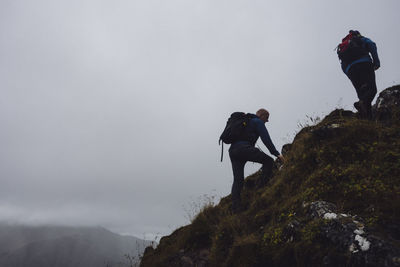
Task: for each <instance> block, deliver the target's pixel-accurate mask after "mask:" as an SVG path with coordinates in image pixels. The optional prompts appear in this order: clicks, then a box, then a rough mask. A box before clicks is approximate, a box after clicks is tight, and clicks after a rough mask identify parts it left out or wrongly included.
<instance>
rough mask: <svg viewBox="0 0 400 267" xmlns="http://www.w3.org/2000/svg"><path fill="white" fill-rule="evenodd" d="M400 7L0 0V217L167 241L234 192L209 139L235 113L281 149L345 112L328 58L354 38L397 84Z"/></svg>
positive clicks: (383, 77)
mask: <svg viewBox="0 0 400 267" xmlns="http://www.w3.org/2000/svg"><path fill="white" fill-rule="evenodd" d="M399 10H400V1H398V0H391V1H390V0H385V1H366V0H358V1H321V0H313V1H267V0H254V1H252V0H251V1H249V0H142V1H137V0H130V1H128V0H115V1H105V0H68V1H67V0H60V1H54V0H36V1H29V0H1V1H0V93H1V94H0V148H1V150H0V179H1V180H0V183H1V184H0V221H1V220H5V221H10V222H19V223H29V224H48V223H55V224H67V225H101V226H104V227H107V228H109V229H111V230H113V231H115V232H118V233H129V234H132V235H136V236H138V237H143V236H146V238H153V236H154V235H157V234H158V235H165V234H169V233H170V232H171V231H172V230H174V229H175V228H177V227H179V226H182V225H184V224H186V223H188V214H187V213H190V212H191V211H193V210H194V209H195V207H196V205H194V204H193V202H194V203H199V202H200V203H201V202H202V201H205V198H208V197H215V198H217V199H219V198H220V197H222V196H225V195H227V194H229V193H230V189H231V185H232V173H231V166H230V161H229V157H228V156H227V147H225V155H226V157H225V160H224V162H223V163H220V162H219V157H220V147H219V146H218V142H217V141H218V138H219V135H220V133H221V131H222V129H223V128H224V126H225V122H226V120H227V118H228V116H229V114H230V113H232V112H234V111H246V112H255V111H256V110H257V109H258V108H261V107H264V108H266V109H268V110H269V111H270V114H271V116H270V122H268V123H267V124H266V126H267V128H268V130H269V132H270V135H271V137H272V140H273V142H274V143H275V146H276V147H277V149H278V150H280V149H281V147H282V145H284V144H285V143H288V142H291V141H292V139H293V137H294V134H295V133H296V132H297V131H298V130H299V126H298V124H299V123H305V122H306V121H307V116H311V117H316V116H323V115H326V114H327V113H329V112H330V111H332V110H333V109H334V108H336V107H340V108H346V109H351V110H354V109H353V107H352V104H353V102H355V101H356V100H357V99H356V93H355V90H354V88H353V87H352V85H351V83H350V81H349V80H348V79H347V77H346V76H345V75H344V74H343V73H342V71H341V69H340V65H339V62H338V59H337V56H336V53H335V51H334V48H335V47H336V46H337V44H338V43H339V42H340V41H341V38H342V37H344V35H346V33H347V32H348V30H349V29H357V30H359V31H360V32H361V33H362V34H363V35H365V36H367V37H369V38H371V39H372V40H373V41H375V42H376V44H377V47H378V53H379V56H380V59H381V65H382V66H381V68H380V69H379V70H378V71H377V73H376V75H377V86H378V92H379V91H382V90H383V89H385V88H387V87H389V86H392V85H394V84H399V83H400V67H399V66H400V53H399V43H400V27H399V26H400V19H399ZM259 145H260V147H261V148H262V149H263V150H264V151H267V150H266V148H265V147H264V145H262V144H261V143H260V144H259ZM259 167H260V166H259V165H257V164H248V165H247V167H246V174H250V173H252V172H254V171H256V170H257V169H258V168H259ZM204 194H205V195H206V196H207V197H202V196H203V195H204Z"/></svg>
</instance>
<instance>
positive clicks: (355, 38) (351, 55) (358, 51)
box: [336, 31, 368, 63]
mask: <svg viewBox="0 0 400 267" xmlns="http://www.w3.org/2000/svg"><path fill="white" fill-rule="evenodd" d="M362 38H363V37H362V35H361V34H360V33H359V32H358V31H350V32H349V34H348V35H346V37H344V38H343V39H342V42H341V43H340V44H339V45H338V46H337V50H336V51H337V54H338V57H339V59H340V60H341V61H342V62H346V63H350V62H352V61H354V60H357V59H359V58H362V57H364V56H367V55H368V50H367V48H366V47H365V44H364V42H363V41H362Z"/></svg>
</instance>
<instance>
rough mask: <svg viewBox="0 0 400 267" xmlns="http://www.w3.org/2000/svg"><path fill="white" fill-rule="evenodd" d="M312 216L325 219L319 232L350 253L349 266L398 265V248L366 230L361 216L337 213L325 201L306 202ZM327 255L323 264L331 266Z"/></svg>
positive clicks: (332, 205)
mask: <svg viewBox="0 0 400 267" xmlns="http://www.w3.org/2000/svg"><path fill="white" fill-rule="evenodd" d="M304 207H305V208H307V209H308V212H309V214H310V216H311V217H312V218H324V219H326V220H327V221H328V222H327V224H325V225H324V226H323V227H322V229H321V233H323V235H324V236H325V238H326V239H327V240H329V241H330V242H332V243H333V244H335V246H336V247H337V248H339V249H340V250H342V251H343V252H347V253H351V266H356V267H358V266H359V267H361V266H364V267H375V266H382V267H395V266H400V261H399V259H400V251H399V250H398V249H397V248H396V247H394V246H393V245H392V244H391V243H390V242H388V241H386V240H383V239H381V238H379V237H376V236H373V235H371V234H369V233H368V232H367V229H366V227H365V225H364V223H363V222H362V221H363V220H362V218H359V217H358V216H354V215H348V214H343V213H342V214H337V213H336V210H337V208H336V206H335V205H334V204H333V203H329V202H325V201H316V202H312V203H311V204H305V205H304ZM332 262H335V261H334V259H330V258H329V256H327V257H325V258H324V262H323V264H324V265H325V266H334V265H332Z"/></svg>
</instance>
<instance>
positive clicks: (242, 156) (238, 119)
mask: <svg viewBox="0 0 400 267" xmlns="http://www.w3.org/2000/svg"><path fill="white" fill-rule="evenodd" d="M268 119H269V112H268V111H267V110H265V109H260V110H258V111H257V113H256V114H255V115H254V114H250V113H247V114H246V113H243V112H235V113H232V115H231V116H230V118H229V119H228V122H227V124H226V127H225V129H224V131H223V133H222V134H221V137H220V141H223V142H224V143H225V144H231V147H230V148H229V157H230V159H231V163H232V170H233V185H232V211H233V213H238V212H240V211H241V210H242V209H243V207H242V206H241V198H240V194H241V191H242V188H243V182H244V165H245V164H246V162H247V161H252V162H257V163H261V164H262V168H261V183H262V185H265V184H266V183H267V181H268V179H269V178H270V177H271V175H272V167H273V163H274V160H273V159H272V158H271V157H270V156H268V155H267V154H265V153H264V152H262V151H261V150H260V149H258V148H256V147H255V144H256V142H257V140H258V138H259V137H261V140H262V141H263V143H264V145H265V146H266V147H267V148H268V150H269V151H270V152H271V154H272V155H274V156H276V157H278V158H279V159H280V160H281V161H282V162H283V161H284V158H283V156H282V155H281V154H280V153H279V152H278V151H277V150H276V148H275V146H274V144H273V143H272V141H271V138H270V136H269V133H268V130H267V128H266V127H265V123H266V122H267V121H268ZM222 149H223V148H222ZM221 160H222V157H221Z"/></svg>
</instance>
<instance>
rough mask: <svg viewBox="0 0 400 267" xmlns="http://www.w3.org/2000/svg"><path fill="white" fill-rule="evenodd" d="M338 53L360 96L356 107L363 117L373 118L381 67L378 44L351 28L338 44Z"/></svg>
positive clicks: (355, 104)
mask: <svg viewBox="0 0 400 267" xmlns="http://www.w3.org/2000/svg"><path fill="white" fill-rule="evenodd" d="M337 54H338V57H339V59H340V63H341V65H342V70H343V72H344V73H345V74H346V75H347V77H348V78H349V79H350V80H351V82H352V84H353V86H354V88H355V89H356V92H357V96H358V98H359V101H358V102H355V103H354V107H355V108H356V109H357V111H358V112H359V115H360V117H361V118H367V119H371V118H372V112H371V102H372V100H373V99H374V97H375V95H376V92H377V89H376V81H375V70H377V69H379V67H380V61H379V57H378V52H377V49H376V44H375V43H374V42H373V41H371V40H370V39H368V38H366V37H364V36H362V35H361V34H360V32H359V31H353V30H350V31H349V34H348V35H347V36H346V37H344V38H343V39H342V43H340V44H339V45H338V47H337ZM371 56H372V58H371Z"/></svg>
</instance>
